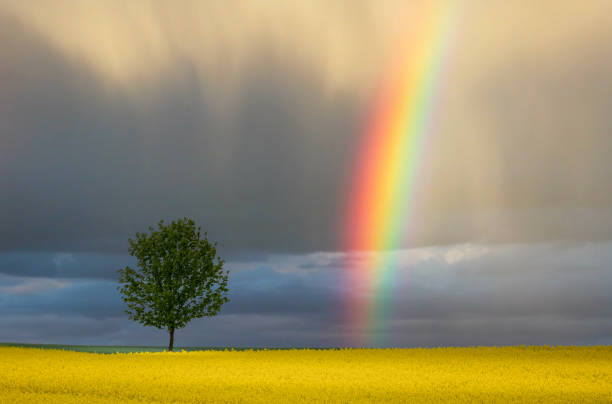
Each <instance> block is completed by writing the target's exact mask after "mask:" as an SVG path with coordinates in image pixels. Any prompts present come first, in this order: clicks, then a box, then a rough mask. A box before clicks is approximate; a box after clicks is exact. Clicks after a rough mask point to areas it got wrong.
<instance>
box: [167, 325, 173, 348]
mask: <svg viewBox="0 0 612 404" xmlns="http://www.w3.org/2000/svg"><path fill="white" fill-rule="evenodd" d="M168 332H169V333H170V343H169V344H168V351H169V352H172V348H174V328H169V329H168Z"/></svg>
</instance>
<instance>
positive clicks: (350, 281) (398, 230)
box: [343, 1, 452, 346]
mask: <svg viewBox="0 0 612 404" xmlns="http://www.w3.org/2000/svg"><path fill="white" fill-rule="evenodd" d="M451 3H452V2H450V1H449V2H446V1H440V2H435V3H429V4H428V5H427V6H426V7H424V8H423V9H421V10H418V18H415V21H416V22H415V23H414V24H410V25H411V27H410V31H409V33H408V34H407V35H404V36H403V38H404V40H405V42H404V44H403V46H402V47H401V48H400V50H399V53H398V54H396V55H397V56H396V57H395V58H394V60H392V62H393V63H391V71H390V72H389V73H388V74H387V75H386V76H385V77H386V80H385V81H384V82H383V85H382V86H381V91H380V93H379V95H378V98H377V99H376V101H375V104H374V108H373V113H372V114H371V116H370V119H369V121H368V124H367V128H366V130H365V137H364V140H363V142H362V144H361V147H360V149H359V152H358V155H357V158H356V163H355V169H354V177H353V182H352V184H351V188H350V198H349V201H348V209H347V210H346V212H347V217H346V220H345V225H344V227H345V232H344V233H343V234H344V237H345V239H344V245H345V247H346V248H345V249H346V250H347V251H350V254H348V257H349V258H348V261H347V263H346V277H347V285H348V291H347V297H346V303H347V315H348V317H349V318H348V321H349V322H350V324H351V326H356V327H357V328H356V329H357V330H358V331H357V334H359V335H357V336H356V338H355V341H354V344H357V345H360V346H363V345H376V344H380V343H381V342H382V341H380V337H381V336H382V334H384V332H383V331H384V330H383V328H384V326H385V325H386V324H387V323H388V317H389V316H390V303H389V302H390V296H391V292H392V290H391V286H392V281H393V277H394V270H395V268H396V262H395V259H394V256H395V255H394V254H393V253H392V251H393V250H397V249H399V248H401V247H403V244H404V242H405V237H406V235H407V233H408V230H409V222H408V220H409V218H410V217H409V216H410V214H411V212H412V211H413V209H414V204H415V198H416V192H417V189H418V180H419V169H420V166H421V160H422V159H423V157H424V154H425V151H426V150H425V149H426V143H427V140H428V138H429V137H430V134H431V133H432V129H433V121H434V120H433V117H434V115H435V106H436V102H435V101H436V93H437V88H438V87H439V82H440V77H441V70H442V67H443V61H444V59H445V58H444V55H445V54H446V48H447V45H448V42H449V37H450V31H451V11H452V10H451V6H450V4H451ZM396 49H397V48H396ZM397 57H399V59H398V58H397ZM367 335H371V336H373V338H372V337H370V338H369V340H368V338H367Z"/></svg>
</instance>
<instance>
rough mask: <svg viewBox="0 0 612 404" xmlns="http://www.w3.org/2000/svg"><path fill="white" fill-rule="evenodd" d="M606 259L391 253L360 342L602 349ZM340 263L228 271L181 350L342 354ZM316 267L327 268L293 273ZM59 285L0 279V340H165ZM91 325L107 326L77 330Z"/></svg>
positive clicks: (281, 260)
mask: <svg viewBox="0 0 612 404" xmlns="http://www.w3.org/2000/svg"><path fill="white" fill-rule="evenodd" d="M611 251H612V246H611V245H610V243H587V244H584V243H580V244H576V243H569V244H558V243H556V244H535V245H499V246H496V247H490V246H483V245H457V246H451V247H443V248H442V247H435V248H424V249H416V250H409V251H403V252H400V253H398V254H399V255H398V256H397V262H398V264H399V265H398V269H397V272H396V275H395V280H394V283H393V285H394V286H393V288H392V289H389V290H383V291H381V292H380V293H378V294H377V295H371V294H368V295H366V296H365V298H366V299H368V300H370V299H373V300H372V302H374V301H377V300H378V301H379V303H382V306H379V307H385V305H387V307H389V308H390V309H391V311H390V312H389V313H390V316H389V318H388V319H389V320H388V322H382V323H380V324H379V325H378V326H377V327H375V328H373V329H371V330H369V331H367V333H368V335H369V338H371V339H375V340H376V341H378V342H377V343H378V344H381V345H384V346H424V345H425V346H435V345H474V344H479V345H501V344H596V343H597V344H603V343H610V342H611V341H612V327H611V326H610V324H612V321H611V320H612V297H611V296H610V294H609V290H610V288H611V287H612V276H610V272H609V262H610V259H611V258H612V257H611V254H612V253H611ZM337 260H338V257H337V255H336V254H327V255H325V256H324V255H321V254H319V255H318V256H313V255H312V254H308V255H298V256H278V257H270V258H269V259H267V260H265V263H264V261H262V262H261V263H259V264H257V263H254V264H253V265H254V266H253V267H252V269H244V270H239V271H236V272H234V273H232V274H231V275H230V285H231V291H230V298H231V301H230V302H229V303H228V304H227V305H226V306H224V307H223V309H222V311H221V314H220V315H219V316H218V317H214V318H207V319H201V320H195V321H194V322H193V323H191V324H190V325H189V326H188V327H187V328H186V329H184V330H181V332H180V341H181V342H180V343H181V344H182V345H184V346H186V345H200V346H203V345H221V346H222V345H234V346H247V345H249V346H345V345H346V344H347V341H350V340H351V338H353V337H354V335H355V334H356V333H357V334H359V333H360V332H361V331H363V329H362V328H361V327H362V326H363V325H364V324H355V323H351V322H347V317H346V314H347V312H346V309H347V308H349V307H350V305H349V306H347V305H346V303H347V300H346V299H347V296H349V295H347V294H346V291H347V290H346V287H347V284H346V283H345V282H342V279H347V278H346V276H347V275H348V274H346V273H344V272H343V271H342V270H341V269H340V268H337V267H335V265H336V264H335V262H337ZM313 261H316V262H319V263H322V264H324V262H325V261H328V265H327V267H326V268H323V269H322V268H321V267H325V265H321V267H318V268H317V269H312V268H307V269H304V268H302V269H299V267H300V266H301V265H300V264H301V263H308V262H313ZM279 270H284V272H279ZM63 282H64V283H57V281H56V280H54V279H50V278H25V277H6V276H5V277H3V278H0V291H2V295H1V296H2V297H0V314H1V316H0V318H1V319H2V320H1V321H2V324H3V325H5V327H3V328H1V329H2V332H0V340H3V341H10V340H18V339H19V340H21V341H29V342H36V341H46V342H65V343H66V342H80V343H111V342H109V341H115V342H116V343H121V344H143V343H148V344H161V345H163V344H165V343H166V341H165V334H164V333H163V332H162V331H156V330H154V329H152V328H151V329H144V328H139V327H138V326H134V325H132V324H130V323H129V322H128V321H127V320H125V316H124V315H123V305H122V304H121V301H120V299H119V296H118V294H117V292H116V290H115V283H114V282H110V281H95V280H82V279H65V280H63ZM20 285H21V286H20ZM353 297H354V295H353ZM353 297H351V298H353ZM382 297H384V300H380V299H381V298H382ZM50 318H58V319H61V321H59V322H58V324H59V325H54V324H52V322H50V321H48V319H50ZM92 322H96V323H97V324H108V325H109V327H108V329H106V330H103V331H100V333H99V334H97V335H95V334H91V333H88V332H86V331H79V328H82V327H88V324H90V323H92ZM64 323H68V324H69V325H68V326H66V327H67V328H65V329H64V330H63V331H62V330H60V329H58V327H60V326H61V324H64ZM37 324H38V325H37ZM62 327H63V326H62ZM96 327H98V326H96ZM96 329H99V327H98V328H96ZM147 330H148V331H147ZM73 331H74V332H73ZM24 336H27V338H26V337H24Z"/></svg>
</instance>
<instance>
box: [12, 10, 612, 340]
mask: <svg viewBox="0 0 612 404" xmlns="http://www.w3.org/2000/svg"><path fill="white" fill-rule="evenodd" d="M431 4H433V3H432V2H430V1H405V0H403V1H399V0H397V1H396V0H384V1H368V0H335V1H328V0H312V1H308V2H285V1H281V0H266V1H255V0H252V1H251V0H246V1H240V2H238V1H236V2H233V1H217V0H209V1H188V0H185V1H181V2H163V1H145V0H134V1H130V2H124V1H118V0H117V1H115V0H104V1H94V0H84V1H74V0H54V1H50V0H48V1H44V0H35V1H28V2H24V1H19V0H0V195H1V196H2V197H0V223H1V228H0V341H6V342H9V341H13V342H37V343H67V344H131V345H142V344H157V345H163V344H165V343H166V342H167V334H166V333H165V332H163V331H160V330H157V329H154V328H150V327H143V326H141V325H139V324H136V323H133V322H131V321H130V320H128V319H127V316H126V315H125V314H124V312H123V311H124V306H123V303H122V302H121V299H120V296H119V294H118V292H117V291H116V286H117V274H116V271H117V269H119V268H121V267H124V266H125V265H132V264H133V263H134V260H133V258H132V257H130V256H129V255H128V253H127V248H128V243H127V240H128V238H129V237H131V236H133V235H134V234H135V233H136V232H138V231H145V230H146V229H147V228H148V226H150V225H153V224H155V223H157V222H158V221H159V220H160V219H165V220H172V219H177V218H181V217H185V216H187V217H190V218H193V219H194V220H195V221H196V223H197V224H198V225H200V226H202V228H203V230H206V231H207V232H208V237H209V238H210V239H211V240H213V241H217V242H218V243H219V253H220V254H221V255H222V257H223V258H224V259H225V260H226V261H227V263H226V267H227V269H229V271H230V284H229V287H230V299H231V301H230V302H229V303H228V304H226V305H225V306H224V307H223V309H222V310H221V312H220V314H219V315H218V316H217V317H214V318H204V319H198V320H194V321H193V322H192V323H191V324H190V325H189V326H188V327H187V328H185V329H183V330H180V331H178V332H177V337H176V338H177V344H178V345H183V346H205V345H215V346H282V347H285V346H347V345H350V344H351V341H354V338H353V337H354V336H355V335H356V334H359V333H361V332H363V330H360V329H359V325H356V324H351V323H350V322H347V321H346V317H347V316H346V312H345V311H346V304H345V303H346V296H349V295H351V293H354V291H353V290H351V283H350V282H347V272H346V271H347V270H346V262H347V260H348V259H351V257H353V256H352V254H353V252H350V251H346V249H345V245H344V243H343V239H344V237H345V236H346V235H345V234H344V233H343V232H344V231H345V226H344V225H343V223H344V222H343V221H344V220H345V218H346V212H347V209H348V207H349V205H350V201H351V198H352V197H353V195H352V194H351V192H352V189H351V185H350V184H351V180H352V178H353V176H354V173H355V159H356V156H357V154H358V152H359V148H360V145H361V144H362V141H363V138H364V135H365V133H366V130H367V124H368V121H369V120H370V119H371V116H372V113H373V112H372V109H373V105H374V104H375V100H376V99H377V96H378V95H379V93H380V88H381V83H384V82H385V81H386V80H387V78H388V77H387V76H388V74H389V71H391V70H392V67H393V66H390V64H391V65H392V64H393V62H392V61H394V60H397V57H398V54H399V53H401V52H403V49H401V46H400V45H401V44H402V35H404V34H405V32H406V30H407V29H409V28H410V27H411V26H413V25H415V24H417V23H418V21H419V18H420V17H421V12H422V10H423V9H426V8H427V7H429V6H430V5H431ZM453 4H454V7H453V12H452V16H451V18H452V30H451V31H450V34H449V38H447V39H448V45H447V50H446V52H445V55H444V61H443V63H442V68H441V69H440V71H441V72H440V73H439V75H438V76H437V77H436V82H437V92H436V97H435V113H434V114H432V116H431V120H432V123H433V126H434V127H435V131H434V133H433V134H432V135H431V137H430V138H429V146H428V148H427V150H426V151H424V152H423V156H421V161H422V167H421V170H422V173H424V174H423V180H422V181H421V182H420V183H419V204H418V206H419V209H418V211H411V212H408V214H407V217H406V223H402V226H404V227H405V228H406V229H407V230H406V231H407V232H409V233H410V237H409V238H406V240H405V241H404V242H402V243H401V244H400V245H397V246H394V248H393V249H391V250H378V251H368V252H365V253H364V254H370V255H377V256H386V255H391V256H393V258H394V262H396V263H397V265H396V266H397V267H396V268H395V271H394V274H393V277H394V278H393V284H394V287H393V290H391V291H389V293H388V296H385V297H384V298H385V299H387V300H388V301H390V307H391V309H390V314H389V317H388V321H387V322H386V323H385V324H383V325H381V326H380V327H373V328H371V329H368V330H366V332H367V333H368V334H369V336H370V337H372V338H371V339H370V340H372V341H373V340H375V341H377V344H379V345H380V346H406V347H408V346H438V345H462V346H463V345H507V344H549V345H550V344H610V343H612V295H611V294H610V293H609V290H612V192H611V191H612V189H611V186H610V184H612V162H611V161H610V158H609V156H610V154H611V153H612V117H611V115H610V112H609V111H611V110H612V76H610V74H609V72H610V71H612V47H611V46H610V41H609V38H610V36H611V35H612V32H611V31H612V28H610V27H612V3H610V2H609V1H600V0H592V1H589V2H587V3H582V4H578V3H577V2H574V1H569V0H568V1H558V0H557V1H552V0H545V1H538V2H529V1H516V2H504V1H501V0H494V1H486V2H485V1H479V0H466V1H462V2H456V3H453ZM400 56H401V55H400ZM353 258H354V257H353ZM349 276H350V274H349ZM366 298H367V299H369V300H372V301H376V300H377V299H381V298H382V297H381V296H377V295H375V294H373V293H372V294H371V295H368V296H366Z"/></svg>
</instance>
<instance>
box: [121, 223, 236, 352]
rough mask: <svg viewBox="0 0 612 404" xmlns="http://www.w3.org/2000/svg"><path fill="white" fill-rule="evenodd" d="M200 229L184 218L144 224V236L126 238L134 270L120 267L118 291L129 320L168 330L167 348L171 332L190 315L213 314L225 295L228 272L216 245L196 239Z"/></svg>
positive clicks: (193, 316) (199, 238) (170, 348)
mask: <svg viewBox="0 0 612 404" xmlns="http://www.w3.org/2000/svg"><path fill="white" fill-rule="evenodd" d="M200 233H201V228H200V227H197V228H196V226H195V223H194V222H193V220H190V219H187V218H184V219H180V220H177V221H173V222H172V223H170V224H164V221H163V220H162V221H160V222H159V223H158V229H157V230H155V229H154V228H153V227H149V234H146V233H136V238H135V239H131V238H130V239H129V243H130V247H129V253H130V255H132V256H134V257H136V259H137V260H138V266H137V269H132V268H130V267H129V266H126V267H125V268H124V269H120V270H119V271H118V273H119V283H120V286H119V287H117V290H119V292H121V295H122V299H123V301H124V302H125V304H126V305H127V307H128V309H127V310H126V311H125V312H126V313H127V315H128V316H129V318H130V319H131V320H135V321H138V322H139V323H141V324H143V325H145V326H154V327H157V328H159V329H165V330H168V333H169V334H170V342H169V344H168V351H172V348H173V346H174V331H175V330H177V329H179V328H183V327H185V326H186V325H187V323H189V321H191V320H192V319H194V318H201V317H205V316H207V317H208V316H214V315H216V314H217V313H218V312H219V310H220V309H221V306H222V305H223V303H226V302H228V301H229V299H228V297H227V292H228V287H227V277H228V272H227V271H224V270H223V264H224V261H223V260H222V259H221V258H219V257H218V256H217V248H216V247H217V243H213V244H211V243H209V242H208V239H207V238H206V233H204V237H203V238H201V234H200Z"/></svg>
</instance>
